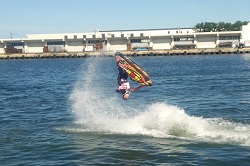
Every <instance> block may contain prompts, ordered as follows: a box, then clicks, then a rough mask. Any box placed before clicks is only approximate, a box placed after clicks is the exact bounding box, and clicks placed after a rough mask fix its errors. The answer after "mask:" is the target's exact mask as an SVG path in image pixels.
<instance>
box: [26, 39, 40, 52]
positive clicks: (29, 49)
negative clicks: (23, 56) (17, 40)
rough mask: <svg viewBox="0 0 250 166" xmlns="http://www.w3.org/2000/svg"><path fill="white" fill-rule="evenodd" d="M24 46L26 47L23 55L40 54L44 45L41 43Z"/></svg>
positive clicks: (29, 43)
mask: <svg viewBox="0 0 250 166" xmlns="http://www.w3.org/2000/svg"><path fill="white" fill-rule="evenodd" d="M25 44H26V47H25V50H24V52H25V53H42V52H43V47H44V43H43V42H42V41H40V42H38V41H37V42H35V41H33V42H26V43H25Z"/></svg>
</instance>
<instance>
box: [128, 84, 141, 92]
mask: <svg viewBox="0 0 250 166" xmlns="http://www.w3.org/2000/svg"><path fill="white" fill-rule="evenodd" d="M142 87H143V86H142V85H140V86H138V87H137V88H130V91H131V92H133V91H137V90H139V89H140V88H142Z"/></svg>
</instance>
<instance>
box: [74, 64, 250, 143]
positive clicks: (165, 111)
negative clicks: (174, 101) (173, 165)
mask: <svg viewBox="0 0 250 166" xmlns="http://www.w3.org/2000/svg"><path fill="white" fill-rule="evenodd" d="M98 63H99V62H98V61H96V62H94V63H93V61H92V62H91V63H88V64H87V69H86V70H84V73H80V75H79V80H78V81H77V83H76V85H75V87H74V89H73V91H72V93H71V95H70V101H71V103H72V112H73V114H74V116H75V128H74V129H70V130H71V131H72V132H103V133H108V134H110V133H112V134H125V135H146V136H153V137H161V138H169V137H170V138H171V137H172V138H173V137H174V138H177V139H187V140H197V141H206V142H218V143H232V144H240V145H244V146H250V141H249V140H250V125H248V124H240V123H235V122H230V121H226V120H223V119H218V118H210V119H209V118H202V117H194V116H190V115H188V114H187V113H186V112H185V110H183V109H182V108H179V107H177V106H173V105H169V104H167V103H153V104H148V105H147V106H146V108H145V109H143V110H144V111H141V108H142V106H140V105H138V106H137V107H136V108H133V107H130V106H127V105H123V104H122V103H121V102H119V101H120V99H117V98H116V97H109V98H107V97H105V96H102V95H100V93H99V92H100V91H104V90H103V89H101V86H98V84H97V82H98V81H97V80H96V79H97V78H93V77H89V76H90V75H92V74H94V73H95V72H96V70H98V66H99V64H98ZM118 100H119V101H118Z"/></svg>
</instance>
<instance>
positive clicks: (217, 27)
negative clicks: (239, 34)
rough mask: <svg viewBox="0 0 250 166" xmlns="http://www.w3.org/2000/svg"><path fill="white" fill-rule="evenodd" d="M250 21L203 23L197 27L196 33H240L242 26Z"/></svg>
mask: <svg viewBox="0 0 250 166" xmlns="http://www.w3.org/2000/svg"><path fill="white" fill-rule="evenodd" d="M248 22H249V21H236V22H235V23H233V24H232V23H228V22H223V21H221V22H219V23H215V22H202V23H198V24H196V25H195V30H196V32H221V31H240V30H241V26H242V25H247V23H248Z"/></svg>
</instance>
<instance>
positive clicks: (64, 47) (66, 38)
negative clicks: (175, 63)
mask: <svg viewBox="0 0 250 166" xmlns="http://www.w3.org/2000/svg"><path fill="white" fill-rule="evenodd" d="M240 43H241V44H244V46H246V47H247V46H250V23H248V25H244V26H242V28H241V31H226V32H195V29H192V28H171V29H143V30H114V31H100V30H97V31H95V32H89V33H62V34H29V35H27V36H26V38H13V39H0V54H13V53H25V54H41V53H62V52H65V53H79V52H95V51H104V52H105V51H113V50H119V51H133V50H144V51H145V50H149V51H151V50H173V49H195V48H196V49H209V48H220V47H236V46H237V45H239V44H240Z"/></svg>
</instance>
